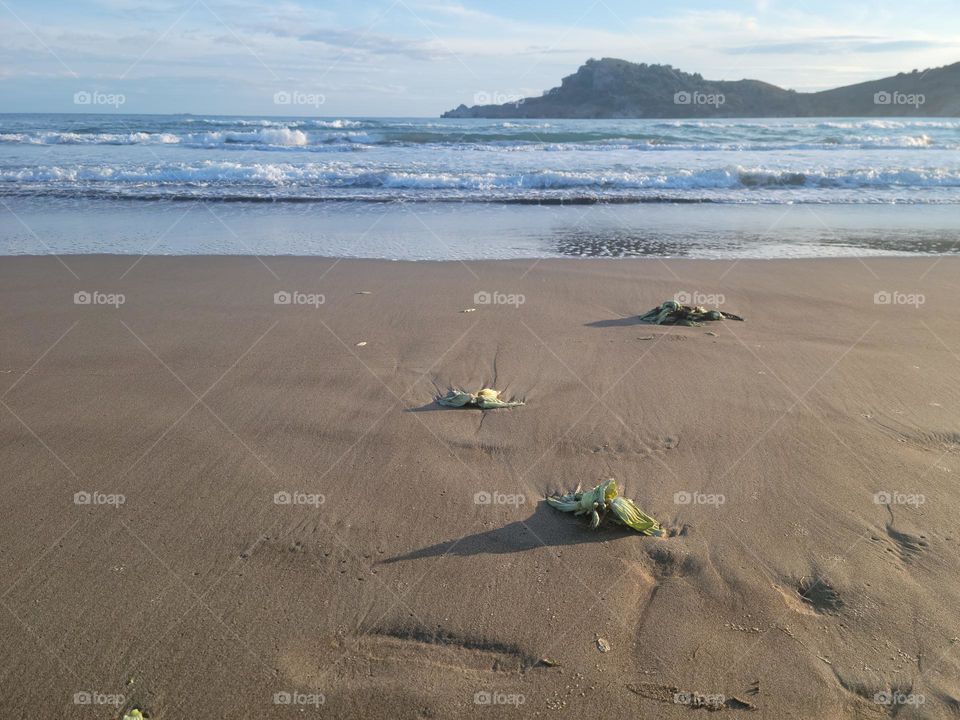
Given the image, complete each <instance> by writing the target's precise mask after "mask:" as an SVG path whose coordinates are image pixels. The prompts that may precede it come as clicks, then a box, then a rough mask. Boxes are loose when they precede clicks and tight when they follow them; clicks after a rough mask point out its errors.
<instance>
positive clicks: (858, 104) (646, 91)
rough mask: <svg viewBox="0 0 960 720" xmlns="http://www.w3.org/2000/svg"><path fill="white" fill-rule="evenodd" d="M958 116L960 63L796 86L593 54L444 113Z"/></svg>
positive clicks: (511, 115) (482, 115)
mask: <svg viewBox="0 0 960 720" xmlns="http://www.w3.org/2000/svg"><path fill="white" fill-rule="evenodd" d="M911 116H913V117H924V116H926V117H960V63H954V64H953V65H947V66H944V67H941V68H933V69H929V70H924V71H919V70H914V71H913V72H910V73H900V74H898V75H894V76H892V77H888V78H883V79H880V80H872V81H869V82H865V83H859V84H857V85H848V86H845V87H840V88H834V89H832V90H823V91H821V92H815V93H799V92H796V91H794V90H784V89H783V88H780V87H777V86H776V85H771V84H770V83H765V82H761V81H760V80H735V81H729V80H717V81H713V80H705V79H704V78H703V76H701V75H700V74H699V73H686V72H683V71H681V70H677V69H675V68H673V67H671V66H670V65H647V64H646V63H632V62H628V61H626V60H617V59H614V58H603V59H602V60H595V59H590V60H588V61H587V62H586V63H585V64H584V65H582V66H581V67H580V68H579V69H578V70H577V71H576V72H575V73H574V74H572V75H568V76H567V77H565V78H563V80H562V81H561V83H560V85H559V86H558V87H555V88H552V89H550V90H547V91H546V92H544V93H543V95H541V96H539V97H528V98H516V99H512V101H511V102H507V103H504V104H501V105H495V104H494V105H474V106H472V107H468V106H466V105H463V104H461V105H459V106H458V107H456V108H455V109H453V110H449V111H447V112H445V113H443V115H441V117H445V118H661V119H668V118H746V117H756V118H765V117H911Z"/></svg>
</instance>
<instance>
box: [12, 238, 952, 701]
mask: <svg viewBox="0 0 960 720" xmlns="http://www.w3.org/2000/svg"><path fill="white" fill-rule="evenodd" d="M63 262H64V263H65V265H66V266H65V265H64V264H61V262H59V261H58V260H57V259H55V258H51V257H45V258H37V257H19V258H11V257H6V258H4V259H3V261H2V263H0V302H2V306H3V308H4V312H3V314H2V316H0V338H2V343H0V382H2V385H0V396H2V405H0V452H2V467H3V468H4V473H3V475H2V483H3V487H2V494H3V498H4V504H3V521H2V523H0V576H2V578H3V585H2V589H0V594H2V598H0V599H2V608H0V618H2V619H0V633H2V637H3V639H4V648H5V652H4V653H3V659H2V660H0V677H2V678H3V682H2V685H3V693H2V697H0V715H2V716H3V717H64V718H74V717H76V718H91V717H103V718H110V717H118V716H120V715H122V712H120V711H121V710H124V709H130V708H133V707H137V708H141V709H143V711H144V713H145V714H146V715H147V716H148V717H149V718H151V719H153V718H157V719H160V718H189V717H230V718H272V717H277V718H282V717H294V716H296V717H303V716H305V714H306V716H310V715H315V716H317V717H336V718H341V717H343V718H352V717H386V716H390V717H399V718H408V717H409V718H419V717H434V718H461V717H463V718H466V717H558V718H559V717H580V718H582V717H597V718H620V717H666V718H674V717H676V718H681V717H689V716H690V715H689V714H690V713H691V712H694V713H695V714H697V713H696V712H695V709H694V707H693V706H694V705H696V704H698V703H700V704H707V705H710V706H711V707H714V708H715V709H721V710H722V711H723V712H724V715H723V716H724V717H770V718H793V717H796V718H810V717H817V718H849V717H860V718H880V717H887V716H891V715H893V714H895V713H896V714H897V716H898V717H901V718H913V717H930V718H939V717H951V716H952V714H956V713H958V712H960V710H958V708H960V680H958V678H960V641H958V637H960V622H958V620H957V614H956V608H957V607H960V579H958V578H960V529H958V524H957V517H958V511H960V494H958V492H957V478H958V477H960V462H958V456H957V448H958V445H960V409H958V408H960V404H958V400H960V390H958V389H957V385H956V382H955V378H956V377H957V374H958V370H960V316H958V314H957V312H956V303H957V299H958V294H957V293H958V289H957V277H958V271H960V259H957V258H944V259H941V260H937V259H935V258H910V259H902V258H896V259H868V260H864V261H860V260H849V259H848V260H814V261H805V260H786V261H740V262H736V263H734V262H725V261H715V262H714V261H673V260H670V261H657V260H637V261H630V260H623V261H597V260H595V261H589V260H584V261H577V260H545V261H541V262H533V261H503V262H477V263H473V262H471V263H466V264H465V263H457V262H448V263H394V262H385V261H362V260H343V261H336V260H330V259H323V258H264V259H263V260H262V261H261V260H257V259H255V258H251V257H235V258H228V257H182V258H164V257H147V258H144V259H143V260H141V261H139V262H137V258H136V257H123V256H77V257H69V256H68V257H64V258H63ZM131 266H133V267H132V269H131ZM78 292H79V293H88V295H81V296H79V298H78V299H79V300H80V301H81V303H80V304H77V303H76V302H75V293H78ZM278 292H279V293H288V294H289V295H288V297H289V298H290V300H291V302H290V304H277V303H276V302H275V294H276V293H278ZM678 292H682V293H687V294H688V295H690V296H691V297H692V298H693V299H703V300H722V301H723V304H722V305H721V306H720V307H721V309H725V310H729V311H731V312H734V313H737V314H740V315H743V316H744V317H745V318H746V319H747V320H746V322H744V323H734V322H721V323H712V324H710V325H709V326H705V327H699V328H696V327H695V328H686V327H675V328H669V327H651V326H646V325H640V324H637V323H636V319H635V318H636V316H637V315H638V314H640V313H642V312H645V311H646V310H648V309H649V308H651V307H652V306H654V305H656V304H659V303H660V302H661V301H663V300H666V299H669V298H671V297H673V296H674V295H675V294H676V293H678ZM477 293H486V295H480V296H478V295H476V294H477ZM878 293H879V295H878ZM883 293H887V295H884V294H883ZM321 295H322V297H320V296H321ZM120 296H122V298H121V297H120ZM694 296H695V297H694ZM708 296H722V297H712V298H711V297H708ZM86 299H89V300H90V302H89V303H86V304H84V303H83V302H82V301H83V300H86ZM280 299H281V300H283V299H286V298H285V296H283V295H281V296H280ZM485 299H490V300H491V301H493V302H491V304H484V303H483V302H482V301H483V300H485ZM887 299H889V300H890V302H889V303H887V302H884V301H885V300H887ZM121 300H122V302H121ZM521 300H522V302H521ZM111 303H112V304H111ZM469 308H475V310H474V311H473V312H462V311H463V310H466V309H469ZM359 343H366V344H365V345H359ZM482 385H489V386H493V387H496V388H497V389H499V390H502V391H504V394H505V395H506V396H508V397H514V398H520V399H523V400H524V401H525V402H526V405H525V406H524V407H520V408H515V409H511V410H494V411H486V412H483V411H479V410H451V409H444V408H439V407H437V406H436V405H435V404H434V402H433V400H434V397H435V396H436V394H437V393H438V392H442V391H445V390H446V389H447V388H448V387H451V386H463V387H465V388H468V389H476V388H479V387H480V386H482ZM605 477H614V478H616V479H617V480H618V482H619V483H620V484H621V486H625V489H626V494H627V495H629V496H631V497H633V499H634V500H636V501H637V503H638V504H639V505H640V506H641V507H642V508H643V509H644V510H645V511H646V512H648V513H650V514H651V515H653V516H654V517H656V518H657V519H659V520H660V521H661V522H662V523H663V525H664V526H665V527H666V528H667V529H668V532H669V537H664V538H647V537H641V536H638V535H635V534H630V533H628V532H625V531H623V530H621V529H616V528H613V527H605V528H602V529H601V530H599V531H597V532H592V531H590V530H589V529H588V528H587V527H586V523H585V521H581V520H580V519H577V518H573V517H571V516H567V515H564V514H561V513H558V512H556V511H554V510H552V509H551V508H549V507H547V506H546V504H545V503H543V502H542V498H543V497H544V495H545V494H547V493H549V492H552V491H557V490H563V489H567V490H569V489H572V488H573V487H574V486H575V485H577V483H583V484H584V485H585V486H592V485H593V484H595V483H596V482H597V481H599V480H600V479H602V478H605ZM598 638H602V639H603V640H605V641H606V642H607V643H609V651H608V652H600V651H599V650H598V643H597V640H598ZM545 658H546V659H549V661H550V662H548V663H544V662H542V661H543V660H544V659H545ZM77 693H81V695H76V694H77ZM83 693H87V695H83ZM87 699H89V700H90V704H83V702H84V700H87ZM887 700H889V701H890V702H889V703H887V702H886V701H887ZM78 703H79V704H78ZM301 710H303V711H305V713H301V712H300V711H301Z"/></svg>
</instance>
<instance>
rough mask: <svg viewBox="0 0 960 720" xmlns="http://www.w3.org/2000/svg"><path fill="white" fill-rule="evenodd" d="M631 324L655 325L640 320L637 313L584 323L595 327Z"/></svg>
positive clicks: (586, 325) (626, 325)
mask: <svg viewBox="0 0 960 720" xmlns="http://www.w3.org/2000/svg"><path fill="white" fill-rule="evenodd" d="M632 325H647V326H648V327H655V326H653V325H649V324H648V323H642V322H640V317H639V316H638V315H631V316H629V317H625V318H616V319H614V320H596V321H594V322H589V323H584V326H585V327H595V328H608V327H628V326H632Z"/></svg>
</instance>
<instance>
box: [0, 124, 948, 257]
mask: <svg viewBox="0 0 960 720" xmlns="http://www.w3.org/2000/svg"><path fill="white" fill-rule="evenodd" d="M0 203H2V204H0V216H6V217H5V218H4V222H3V223H2V228H0V254H7V255H10V254H43V253H57V254H72V253H90V252H105V253H134V254H144V253H146V254H150V253H155V254H194V253H205V254H207V253H209V254H263V255H274V254H303V255H331V256H332V255H336V256H347V257H379V258H392V259H469V258H510V257H524V258H527V257H553V256H570V255H575V256H601V257H626V256H660V257H819V256H838V255H841V256H842V255H857V256H874V255H903V254H915V253H928V254H944V253H953V252H956V247H957V241H958V240H960V120H954V119H913V118H911V119H906V118H905V119H858V118H849V119H815V118H814V119H809V118H804V119H773V120H509V121H507V120H478V119H470V120H453V119H449V120H446V119H444V120H441V119H411V118H377V119H363V118H323V119H321V118H316V119H314V118H276V117H270V118H265V117H264V118H256V117H207V116H192V115H164V116H145V115H121V114H101V115H77V114H73V115H54V114H46V115H0Z"/></svg>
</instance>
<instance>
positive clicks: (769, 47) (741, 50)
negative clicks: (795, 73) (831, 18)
mask: <svg viewBox="0 0 960 720" xmlns="http://www.w3.org/2000/svg"><path fill="white" fill-rule="evenodd" d="M952 45H954V44H953V43H945V42H934V41H930V40H887V39H885V38H879V37H871V36H857V35H837V36H833V37H820V38H809V39H805V40H792V41H787V42H773V43H761V44H756V45H740V46H736V47H730V48H726V49H724V50H723V52H725V53H726V54H728V55H780V54H784V55H833V54H849V53H883V52H908V51H916V50H932V49H939V48H945V47H951V46H952Z"/></svg>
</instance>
